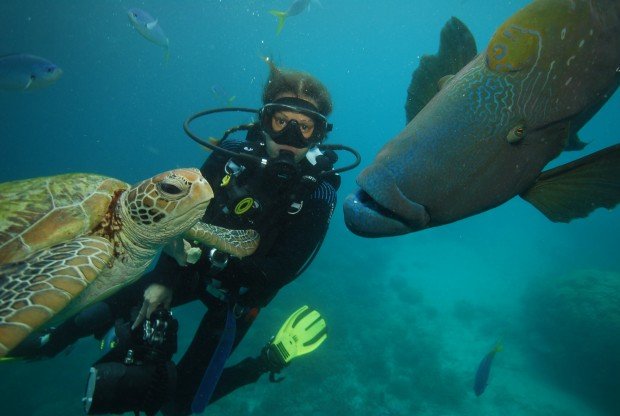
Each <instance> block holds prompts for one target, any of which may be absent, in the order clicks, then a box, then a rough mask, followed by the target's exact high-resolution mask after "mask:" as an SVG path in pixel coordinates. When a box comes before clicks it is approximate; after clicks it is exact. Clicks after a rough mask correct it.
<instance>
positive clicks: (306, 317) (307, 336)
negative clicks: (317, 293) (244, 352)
mask: <svg viewBox="0 0 620 416" xmlns="http://www.w3.org/2000/svg"><path fill="white" fill-rule="evenodd" d="M326 338H327V324H326V323H325V319H323V317H322V316H321V314H320V313H318V312H317V311H315V310H314V309H311V308H309V307H308V306H306V305H304V306H302V307H301V308H299V309H297V310H296V311H295V312H293V314H292V315H291V316H289V317H288V319H287V320H286V322H284V325H282V327H281V328H280V330H279V331H278V333H277V334H276V336H275V337H273V338H272V339H271V340H270V341H269V343H267V345H265V347H264V348H263V349H262V351H261V355H260V359H261V361H262V363H263V365H264V371H265V372H267V371H268V372H269V380H270V381H271V382H279V381H282V380H283V378H280V379H276V378H275V375H276V374H278V373H279V372H280V371H282V369H283V368H284V367H286V366H288V365H289V364H290V362H291V361H292V360H293V359H294V358H296V357H299V356H300V355H304V354H308V353H310V352H312V351H314V350H315V349H317V348H318V347H319V346H320V345H321V344H322V343H323V341H325V339H326Z"/></svg>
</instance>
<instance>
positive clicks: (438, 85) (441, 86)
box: [437, 74, 454, 91]
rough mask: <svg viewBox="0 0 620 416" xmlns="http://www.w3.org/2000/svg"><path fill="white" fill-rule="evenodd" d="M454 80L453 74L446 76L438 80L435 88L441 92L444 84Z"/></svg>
mask: <svg viewBox="0 0 620 416" xmlns="http://www.w3.org/2000/svg"><path fill="white" fill-rule="evenodd" d="M452 78H454V74H450V75H446V76H444V77H441V78H440V79H439V81H437V87H438V88H439V90H440V91H441V90H443V88H444V87H445V86H446V84H447V83H448V82H450V80H451V79H452Z"/></svg>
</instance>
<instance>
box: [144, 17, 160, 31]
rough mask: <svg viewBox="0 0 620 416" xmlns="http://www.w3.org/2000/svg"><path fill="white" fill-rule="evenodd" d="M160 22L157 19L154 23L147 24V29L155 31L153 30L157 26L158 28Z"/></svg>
mask: <svg viewBox="0 0 620 416" xmlns="http://www.w3.org/2000/svg"><path fill="white" fill-rule="evenodd" d="M158 21H159V19H155V20H154V21H152V22H149V23H147V24H146V28H147V29H148V30H153V28H154V27H155V26H157V22H158Z"/></svg>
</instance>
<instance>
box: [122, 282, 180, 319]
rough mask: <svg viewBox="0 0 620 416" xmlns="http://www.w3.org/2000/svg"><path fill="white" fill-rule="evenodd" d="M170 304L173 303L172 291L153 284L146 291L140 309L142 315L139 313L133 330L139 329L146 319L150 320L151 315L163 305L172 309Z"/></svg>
mask: <svg viewBox="0 0 620 416" xmlns="http://www.w3.org/2000/svg"><path fill="white" fill-rule="evenodd" d="M170 303H172V290H170V289H169V288H167V287H166V286H164V285H160V284H157V283H153V284H152V285H150V286H149V287H147V288H146V290H145V291H144V302H143V303H142V308H141V309H140V313H138V317H137V318H136V320H135V322H134V323H133V325H132V326H131V329H132V330H133V329H135V328H137V327H138V325H140V324H141V323H142V322H143V321H144V319H147V318H150V317H151V314H152V313H153V312H154V311H155V309H157V308H158V307H159V306H160V305H163V306H164V308H166V309H170Z"/></svg>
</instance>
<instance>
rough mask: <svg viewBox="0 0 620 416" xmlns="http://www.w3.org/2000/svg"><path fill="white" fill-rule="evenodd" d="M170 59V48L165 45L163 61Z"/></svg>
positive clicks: (166, 61)
mask: <svg viewBox="0 0 620 416" xmlns="http://www.w3.org/2000/svg"><path fill="white" fill-rule="evenodd" d="M168 61H170V48H169V47H167V46H166V49H165V50H164V63H165V64H167V63H168Z"/></svg>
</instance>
